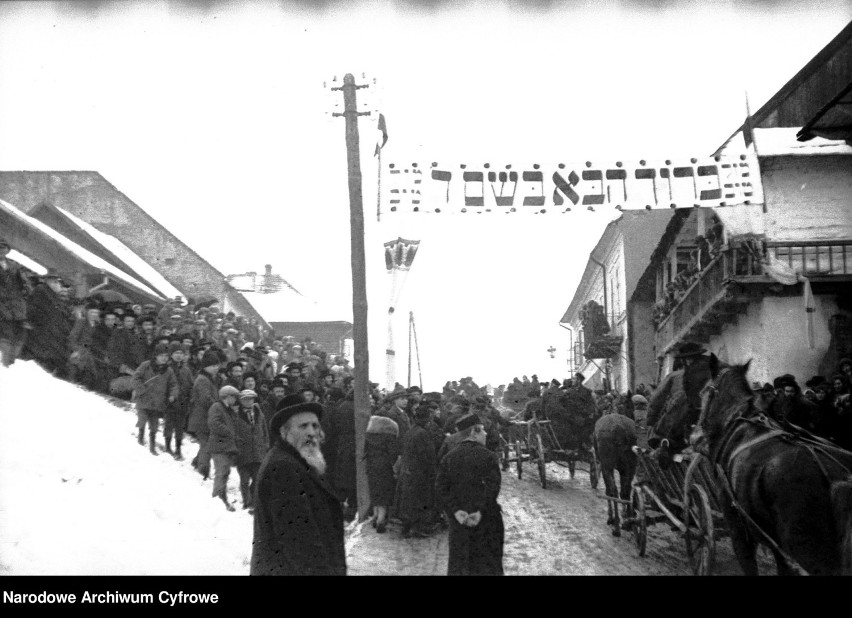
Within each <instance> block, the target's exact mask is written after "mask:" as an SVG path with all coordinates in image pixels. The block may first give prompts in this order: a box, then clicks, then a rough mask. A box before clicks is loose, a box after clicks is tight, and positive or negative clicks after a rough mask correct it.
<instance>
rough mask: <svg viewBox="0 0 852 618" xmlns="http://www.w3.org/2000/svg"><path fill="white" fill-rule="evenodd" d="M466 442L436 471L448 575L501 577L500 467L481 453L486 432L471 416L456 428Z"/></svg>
mask: <svg viewBox="0 0 852 618" xmlns="http://www.w3.org/2000/svg"><path fill="white" fill-rule="evenodd" d="M456 428H457V429H458V430H459V432H464V433H465V437H464V439H463V440H462V442H461V444H459V445H458V446H457V447H456V448H455V449H454V450H452V451H450V452H449V453H448V454H447V455H446V456H445V457H444V459H442V460H441V463H440V465H439V466H438V476H437V479H436V481H435V491H436V494H437V498H438V501H439V503H440V504H441V506H442V507H443V509H444V512H445V513H446V516H447V520H448V521H449V522H450V543H449V544H450V556H449V562H448V565H447V575H503V538H504V537H503V535H504V530H503V515H502V513H501V510H500V505H499V504H498V503H497V496H498V495H499V494H500V482H501V480H502V479H501V476H500V467H499V465H498V463H497V459H496V458H495V457H494V454H493V453H491V451H489V450H488V449H487V448H485V439H486V433H485V427H484V425H483V424H482V420H481V419H480V418H479V417H478V416H476V415H475V414H471V415H469V416H466V417H464V418H462V419H460V420H459V421H458V422H457V423H456Z"/></svg>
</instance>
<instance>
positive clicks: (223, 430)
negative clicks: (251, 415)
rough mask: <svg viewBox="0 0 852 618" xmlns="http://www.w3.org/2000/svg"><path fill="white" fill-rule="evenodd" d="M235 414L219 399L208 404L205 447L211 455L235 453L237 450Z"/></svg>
mask: <svg viewBox="0 0 852 618" xmlns="http://www.w3.org/2000/svg"><path fill="white" fill-rule="evenodd" d="M236 416H237V415H236V413H235V412H234V411H233V410H232V409H231V408H229V407H228V406H226V405H225V404H224V403H223V402H221V401H217V402H216V403H214V404H213V405H212V406H210V410H209V411H208V412H207V426H208V428H209V429H210V441H209V442H208V443H207V448H208V450H209V452H210V454H211V455H216V454H223V453H228V454H231V455H236V454H237V453H238V452H239V451H238V449H237V429H236Z"/></svg>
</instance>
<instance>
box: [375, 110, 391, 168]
mask: <svg viewBox="0 0 852 618" xmlns="http://www.w3.org/2000/svg"><path fill="white" fill-rule="evenodd" d="M378 129H379V131H381V133H382V137H381V140H380V142H379V141H377V142H376V152H375V153H373V156H374V157H377V156H379V151H380V150H381V149H382V148H384V147H385V144H387V143H388V127H387V124H386V123H385V115H384V114H379V126H378Z"/></svg>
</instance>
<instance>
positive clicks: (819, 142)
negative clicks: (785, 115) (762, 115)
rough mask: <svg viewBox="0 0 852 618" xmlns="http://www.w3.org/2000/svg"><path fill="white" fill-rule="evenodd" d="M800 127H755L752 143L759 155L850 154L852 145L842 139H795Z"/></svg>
mask: <svg viewBox="0 0 852 618" xmlns="http://www.w3.org/2000/svg"><path fill="white" fill-rule="evenodd" d="M800 130H801V127H779V128H774V129H755V130H754V143H755V144H756V145H757V153H758V155H759V156H761V157H767V156H778V155H833V154H852V146H850V145H849V144H847V143H846V142H845V141H843V140H832V139H825V138H824V137H814V138H812V139H809V140H808V141H806V142H800V141H798V140H797V139H796V134H797V133H798V132H799V131H800Z"/></svg>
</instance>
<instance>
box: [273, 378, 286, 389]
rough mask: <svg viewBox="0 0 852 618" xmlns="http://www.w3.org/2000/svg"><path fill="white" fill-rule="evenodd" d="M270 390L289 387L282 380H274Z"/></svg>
mask: <svg viewBox="0 0 852 618" xmlns="http://www.w3.org/2000/svg"><path fill="white" fill-rule="evenodd" d="M269 388H287V385H286V384H284V380H282V379H281V378H275V379H274V380H272V384H271V385H270V387H269Z"/></svg>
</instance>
